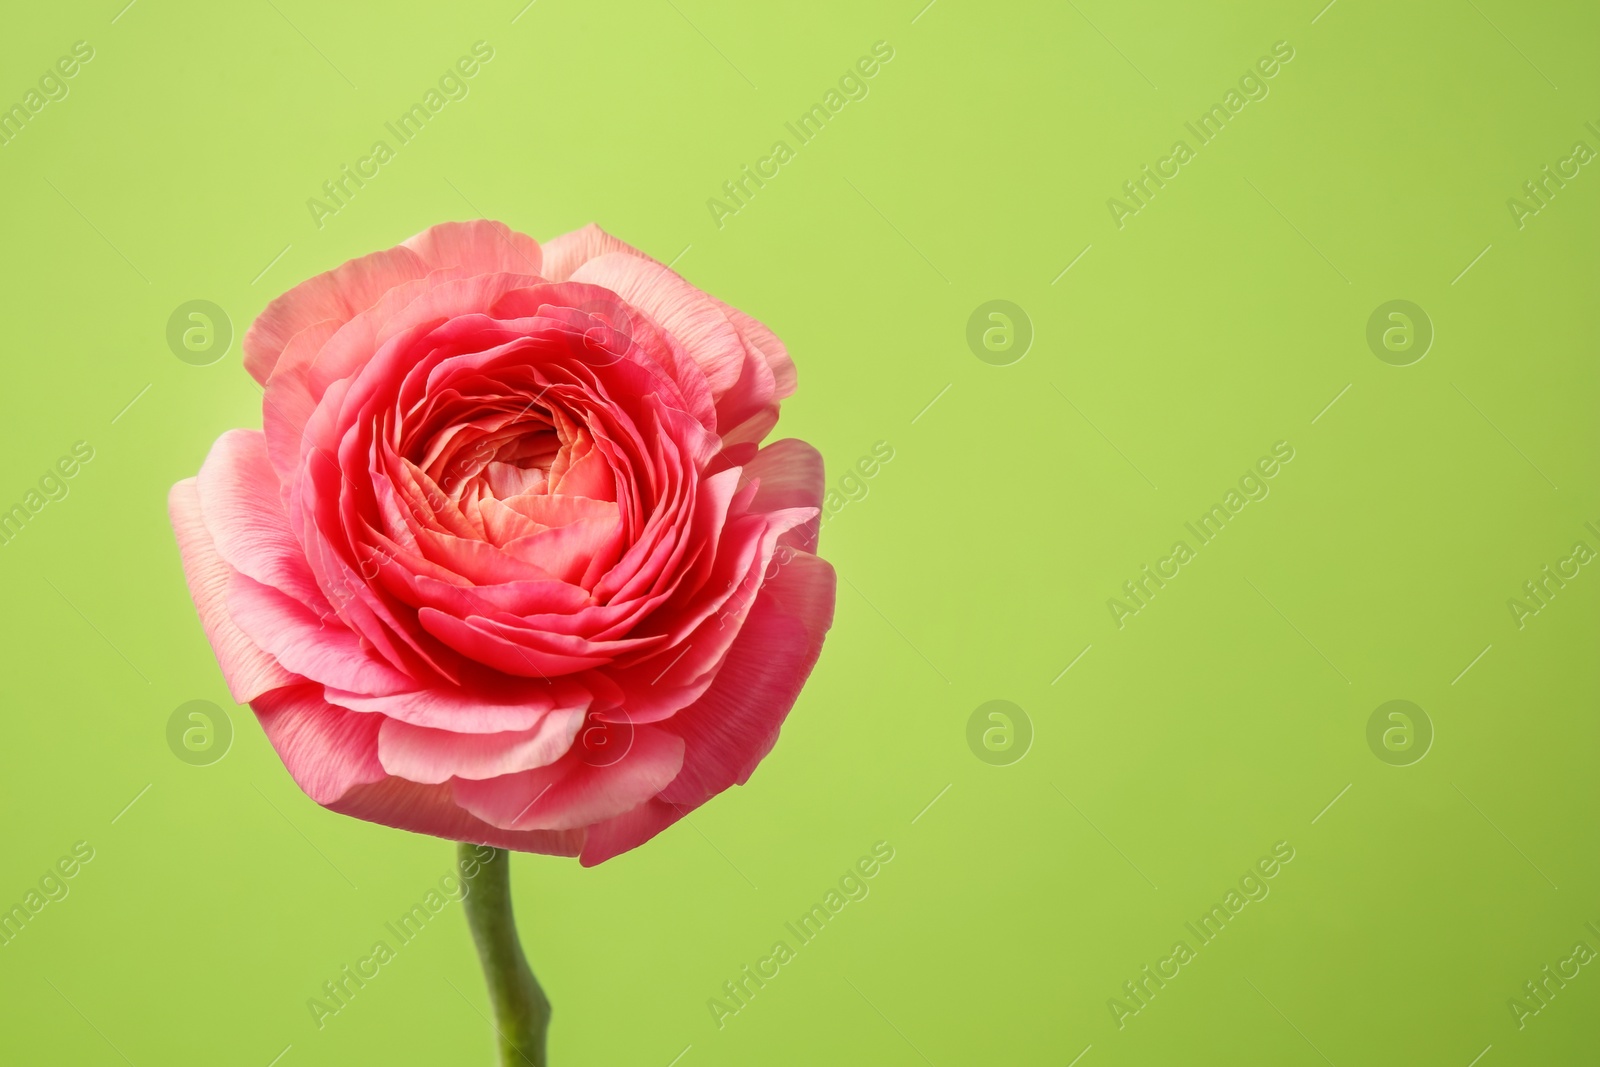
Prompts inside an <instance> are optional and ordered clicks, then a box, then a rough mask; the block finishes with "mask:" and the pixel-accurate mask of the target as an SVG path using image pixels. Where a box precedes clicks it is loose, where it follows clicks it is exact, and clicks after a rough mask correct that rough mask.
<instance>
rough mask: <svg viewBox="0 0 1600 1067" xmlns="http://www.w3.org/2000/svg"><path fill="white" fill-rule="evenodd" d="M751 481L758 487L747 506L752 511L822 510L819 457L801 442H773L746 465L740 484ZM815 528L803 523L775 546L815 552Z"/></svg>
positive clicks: (814, 524)
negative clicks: (755, 482) (759, 484)
mask: <svg viewBox="0 0 1600 1067" xmlns="http://www.w3.org/2000/svg"><path fill="white" fill-rule="evenodd" d="M750 481H758V482H760V483H761V487H760V488H759V489H757V490H756V495H755V499H753V500H752V501H751V502H750V510H751V511H756V512H770V511H779V510H782V509H784V508H821V507H822V495H823V493H824V492H825V487H826V483H825V481H824V478H823V470H822V454H821V453H820V452H818V451H817V450H816V449H815V448H812V447H811V446H810V445H808V444H806V443H805V442H804V441H800V440H797V439H795V438H792V437H790V438H785V439H784V440H782V441H774V442H773V443H772V444H770V445H768V446H767V447H766V448H763V449H762V450H761V451H760V452H758V453H756V457H755V458H754V459H752V460H751V461H750V462H749V463H747V464H745V468H744V474H743V475H742V476H741V477H740V482H741V483H744V482H750ZM817 525H818V524H817V522H816V521H815V520H812V521H811V522H807V523H803V524H802V525H800V526H797V527H795V528H794V529H792V530H790V531H789V532H788V533H786V534H784V535H783V536H782V537H780V538H779V539H778V543H779V544H780V545H787V546H789V547H790V548H798V549H801V550H803V551H806V552H815V551H816V549H817Z"/></svg>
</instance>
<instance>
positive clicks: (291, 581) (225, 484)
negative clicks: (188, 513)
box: [199, 430, 329, 611]
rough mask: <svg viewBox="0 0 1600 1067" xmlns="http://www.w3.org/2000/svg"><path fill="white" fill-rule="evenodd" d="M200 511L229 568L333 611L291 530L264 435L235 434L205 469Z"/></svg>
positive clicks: (214, 450)
mask: <svg viewBox="0 0 1600 1067" xmlns="http://www.w3.org/2000/svg"><path fill="white" fill-rule="evenodd" d="M199 489H200V506H201V508H202V509H203V510H204V512H205V519H206V527H207V528H208V529H209V530H211V532H212V534H213V536H214V538H215V542H216V546H217V551H218V552H219V553H220V554H221V556H222V558H223V559H225V560H226V561H227V562H228V565H229V566H231V567H233V568H234V569H235V570H237V571H239V572H240V573H241V574H245V575H248V576H249V577H251V578H254V579H255V580H256V581H258V582H261V583H262V584H264V585H270V586H272V587H273V588H274V589H277V590H279V591H280V592H282V593H285V594H287V595H289V596H291V597H293V598H295V599H296V600H298V601H300V602H301V603H303V604H306V605H307V606H309V607H312V608H314V609H316V610H317V611H327V610H329V607H328V602H327V598H326V597H325V596H323V593H322V590H321V589H320V588H319V587H318V586H317V580H316V577H315V576H314V575H313V574H312V573H311V566H310V565H309V564H308V563H306V556H305V552H304V550H303V549H301V547H300V542H299V541H298V540H296V539H295V536H294V533H293V531H291V530H290V529H289V519H288V516H287V515H286V514H285V513H284V506H283V498H282V496H281V494H280V492H279V489H278V475H277V472H276V471H274V470H273V469H272V463H271V461H269V460H268V459H267V440H266V438H265V437H264V436H263V435H262V434H261V432H260V431H259V430H229V431H228V432H227V433H225V434H223V435H222V436H221V437H219V438H217V443H216V444H214V445H212V446H211V453H210V454H209V455H208V456H206V461H205V463H204V464H203V465H202V466H201V468H200V478H199Z"/></svg>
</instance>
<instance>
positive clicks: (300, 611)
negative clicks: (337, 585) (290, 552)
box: [228, 573, 416, 693]
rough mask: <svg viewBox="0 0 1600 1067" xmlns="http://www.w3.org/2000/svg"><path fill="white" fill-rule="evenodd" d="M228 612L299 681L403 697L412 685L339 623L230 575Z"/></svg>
mask: <svg viewBox="0 0 1600 1067" xmlns="http://www.w3.org/2000/svg"><path fill="white" fill-rule="evenodd" d="M228 611H229V613H230V615H231V617H232V618H233V619H234V621H235V623H236V625H237V626H238V627H239V629H240V630H241V631H242V632H244V633H245V634H247V635H249V637H250V639H251V640H252V641H253V642H254V643H255V644H256V645H257V646H259V647H260V648H263V649H266V650H267V651H269V652H271V654H272V656H273V658H274V659H276V660H277V661H278V662H280V663H282V664H283V665H284V666H285V667H286V668H287V669H289V670H292V671H293V672H294V673H296V674H298V675H300V676H301V677H304V678H309V679H311V680H312V681H316V682H321V683H323V684H324V685H331V686H335V687H337V688H340V689H350V690H355V691H357V692H363V693H402V692H405V691H407V690H409V689H412V688H415V686H416V682H415V681H414V680H413V679H411V678H408V677H406V676H405V675H403V674H401V673H400V672H399V671H396V670H395V669H394V668H392V667H390V666H389V665H388V664H386V663H384V662H383V661H382V660H380V659H379V658H378V657H377V656H376V655H374V654H373V653H372V652H370V651H369V650H368V646H365V645H363V643H362V641H361V638H359V637H357V636H356V635H355V634H354V633H352V632H351V631H350V630H349V629H348V628H347V627H346V626H345V624H344V623H343V621H341V620H340V619H339V618H337V617H335V616H332V615H318V614H317V612H316V611H314V610H313V609H311V608H309V607H307V606H306V605H304V604H302V603H300V601H298V600H295V599H294V598H293V597H290V596H287V595H285V594H283V593H280V592H278V591H277V590H276V589H274V588H272V587H271V586H270V585H262V584H261V583H260V582H258V581H256V580H255V579H253V578H249V577H246V576H245V575H243V574H237V573H236V574H235V575H234V576H233V579H232V581H231V582H229V584H228Z"/></svg>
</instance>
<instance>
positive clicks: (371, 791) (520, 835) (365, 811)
mask: <svg viewBox="0 0 1600 1067" xmlns="http://www.w3.org/2000/svg"><path fill="white" fill-rule="evenodd" d="M327 807H329V808H330V809H332V810H333V811H337V812H339V813H340V814H342V815H349V816H351V817H352V818H356V819H365V820H366V821H367V822H375V823H378V824H379V825H382V826H393V827H396V828H397V829H400V830H410V831H411V832H412V833H417V834H431V835H433V836H434V837H442V838H444V839H445V840H447V841H470V842H472V843H473V844H479V845H493V846H494V847H495V848H509V849H514V850H516V851H518V852H539V853H543V854H544V855H547V856H576V855H577V854H578V851H579V850H580V849H582V848H583V835H584V832H583V830H582V829H577V830H502V829H501V828H499V827H498V826H491V825H489V824H488V823H486V822H484V821H483V820H481V819H478V818H475V817H473V816H472V815H470V814H469V813H467V812H466V811H464V810H463V809H462V808H460V807H459V806H458V805H457V804H456V803H455V801H454V800H453V799H452V798H451V795H450V787H449V786H448V785H423V784H421V783H419V782H408V781H406V780H405V779H404V778H386V779H384V780H383V781H381V782H375V783H373V784H371V785H359V786H356V787H355V788H354V789H352V790H350V792H348V793H346V794H345V795H344V797H342V798H341V799H339V800H337V801H335V802H334V803H332V804H329V805H327Z"/></svg>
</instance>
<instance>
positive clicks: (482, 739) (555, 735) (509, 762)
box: [374, 710, 585, 784]
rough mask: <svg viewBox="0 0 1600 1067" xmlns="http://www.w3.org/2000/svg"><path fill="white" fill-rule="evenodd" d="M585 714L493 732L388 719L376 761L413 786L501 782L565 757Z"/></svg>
mask: <svg viewBox="0 0 1600 1067" xmlns="http://www.w3.org/2000/svg"><path fill="white" fill-rule="evenodd" d="M584 714H585V713H584V712H583V711H582V710H578V711H553V712H551V713H549V714H547V715H545V716H544V718H542V719H540V720H539V724H538V725H537V726H535V727H534V728H533V729H531V730H517V731H508V732H505V733H492V734H464V733H455V732H454V731H451V730H431V729H428V728H427V727H423V726H412V725H411V724H410V723H404V722H400V721H399V720H397V719H387V720H385V721H384V724H383V729H382V730H380V731H379V733H378V759H379V760H380V761H381V762H382V764H383V767H384V769H385V770H387V771H388V772H389V773H390V774H394V775H398V776H399V777H401V778H406V779H409V780H410V781H413V782H425V783H430V784H432V783H437V782H448V781H449V780H450V779H451V778H472V779H483V778H498V777H499V776H500V775H503V774H515V773H516V772H518V771H527V770H532V769H533V768H535V767H544V766H547V765H548V764H551V763H554V762H555V761H556V760H558V759H560V758H561V757H562V756H564V755H566V752H567V750H568V749H570V748H571V747H572V739H573V738H574V737H576V736H577V735H578V728H579V727H580V726H582V725H583V719H584ZM374 717H376V716H374Z"/></svg>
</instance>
